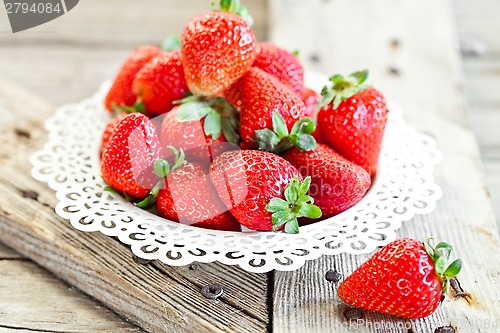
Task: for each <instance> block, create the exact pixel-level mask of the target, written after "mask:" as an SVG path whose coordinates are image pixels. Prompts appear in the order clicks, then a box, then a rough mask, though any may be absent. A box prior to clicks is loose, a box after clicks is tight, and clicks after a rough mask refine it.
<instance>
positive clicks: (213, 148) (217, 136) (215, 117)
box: [161, 97, 239, 163]
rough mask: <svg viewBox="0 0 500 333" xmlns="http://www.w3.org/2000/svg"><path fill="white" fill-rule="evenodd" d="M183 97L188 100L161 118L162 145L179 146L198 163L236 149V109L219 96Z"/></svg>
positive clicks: (189, 157)
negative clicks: (204, 97) (202, 97)
mask: <svg viewBox="0 0 500 333" xmlns="http://www.w3.org/2000/svg"><path fill="white" fill-rule="evenodd" d="M185 100H188V101H187V102H186V103H184V104H181V105H180V106H177V107H175V108H174V109H172V111H170V112H169V113H167V114H166V115H165V118H164V119H163V121H162V124H161V143H162V146H163V147H167V146H174V147H176V148H178V149H182V150H184V152H185V154H186V158H187V160H189V161H194V162H199V163H211V162H212V160H213V159H214V158H215V157H216V156H218V155H220V154H222V153H223V152H224V151H227V150H231V149H237V148H238V147H237V144H238V142H239V136H238V134H237V128H238V122H237V111H236V110H235V109H234V108H233V107H232V106H231V105H229V104H228V103H227V102H226V101H225V100H224V99H223V98H221V97H218V98H214V99H210V100H207V101H202V100H200V99H199V98H197V97H188V98H186V99H185ZM226 136H227V137H228V138H229V139H230V141H231V142H232V143H234V145H232V144H231V143H229V142H228V140H227V139H226Z"/></svg>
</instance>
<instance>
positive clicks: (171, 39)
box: [160, 35, 181, 51]
mask: <svg viewBox="0 0 500 333" xmlns="http://www.w3.org/2000/svg"><path fill="white" fill-rule="evenodd" d="M160 48H161V49H162V50H163V51H175V50H180V49H181V39H180V38H179V37H178V36H175V35H170V36H167V37H166V38H165V39H164V40H163V42H161V44H160Z"/></svg>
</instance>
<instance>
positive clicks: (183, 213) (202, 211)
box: [157, 163, 241, 231]
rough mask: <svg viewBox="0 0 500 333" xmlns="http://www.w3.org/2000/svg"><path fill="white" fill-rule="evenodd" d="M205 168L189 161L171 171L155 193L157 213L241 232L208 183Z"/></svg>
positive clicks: (197, 225)
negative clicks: (162, 186) (160, 188)
mask: <svg viewBox="0 0 500 333" xmlns="http://www.w3.org/2000/svg"><path fill="white" fill-rule="evenodd" d="M207 171H208V170H206V168H205V166H204V165H202V164H199V163H188V164H186V165H183V166H182V167H180V168H179V169H177V170H174V171H172V172H171V173H170V174H169V175H168V177H167V178H166V179H165V188H164V189H162V190H160V191H159V194H158V198H157V209H158V214H159V215H160V216H162V217H164V218H167V219H169V220H172V221H177V222H180V223H182V224H188V225H192V226H195V227H201V228H208V229H215V230H226V231H241V226H240V224H239V223H238V221H236V219H235V218H234V217H233V216H232V215H231V214H230V213H229V212H228V211H227V208H226V207H225V206H224V204H223V203H222V202H221V200H220V198H219V196H218V195H217V192H216V191H215V189H214V187H213V185H212V184H211V183H210V177H209V176H208V172H207Z"/></svg>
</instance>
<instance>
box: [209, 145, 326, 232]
mask: <svg viewBox="0 0 500 333" xmlns="http://www.w3.org/2000/svg"><path fill="white" fill-rule="evenodd" d="M210 178H211V180H212V184H213V185H214V187H215V189H216V190H217V193H218V194H219V196H220V198H221V199H222V202H223V203H224V204H225V205H226V207H228V208H229V211H230V212H231V214H233V216H234V217H235V218H236V219H237V220H238V221H239V222H240V223H241V224H242V225H244V226H246V227H247V228H250V229H252V230H264V231H271V230H274V231H277V230H280V229H282V228H284V230H285V232H287V233H297V232H298V218H299V217H302V216H307V217H311V218H318V217H319V216H321V211H320V210H319V209H318V208H317V207H316V206H314V205H313V199H312V198H311V197H309V196H307V195H306V192H307V190H308V189H309V182H310V178H308V179H306V180H304V181H303V182H301V180H302V177H301V176H300V174H299V172H298V171H297V169H295V168H294V167H293V166H292V165H291V164H290V163H289V162H287V161H286V160H284V159H283V158H281V157H279V156H278V155H275V154H272V153H269V152H265V151H259V150H240V151H228V152H225V153H223V154H222V155H220V156H219V157H217V158H216V159H215V161H214V162H213V163H212V169H211V172H210Z"/></svg>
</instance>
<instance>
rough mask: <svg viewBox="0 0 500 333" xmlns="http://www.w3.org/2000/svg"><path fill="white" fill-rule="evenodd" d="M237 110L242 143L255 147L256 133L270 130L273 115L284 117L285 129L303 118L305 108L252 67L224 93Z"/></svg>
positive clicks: (267, 76)
mask: <svg viewBox="0 0 500 333" xmlns="http://www.w3.org/2000/svg"><path fill="white" fill-rule="evenodd" d="M224 95H225V97H226V98H227V100H228V101H229V102H230V103H231V104H233V105H234V106H236V107H238V108H239V109H240V135H241V140H242V141H243V142H244V143H245V144H246V145H247V146H248V147H252V148H255V147H257V144H256V142H255V131H257V130H263V129H266V128H267V129H272V128H273V121H272V120H273V112H274V110H276V111H277V112H278V113H279V114H280V115H281V117H283V119H284V121H285V124H286V127H287V129H288V130H289V131H290V130H291V129H292V127H293V125H294V124H295V123H296V122H297V121H298V120H300V119H302V118H304V115H305V113H306V108H305V105H304V103H303V102H302V101H301V100H300V98H299V97H297V95H296V94H295V93H294V92H293V91H292V90H290V89H289V88H288V87H287V86H285V85H284V84H283V83H281V82H280V81H278V80H277V79H276V78H275V77H273V76H272V75H270V74H268V73H266V72H264V71H262V70H261V69H258V68H252V69H250V71H249V72H248V73H247V74H246V75H245V76H243V77H242V78H241V79H239V80H238V81H237V82H236V83H235V84H234V85H232V86H231V88H230V89H228V90H227V91H226V92H225V93H224Z"/></svg>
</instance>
